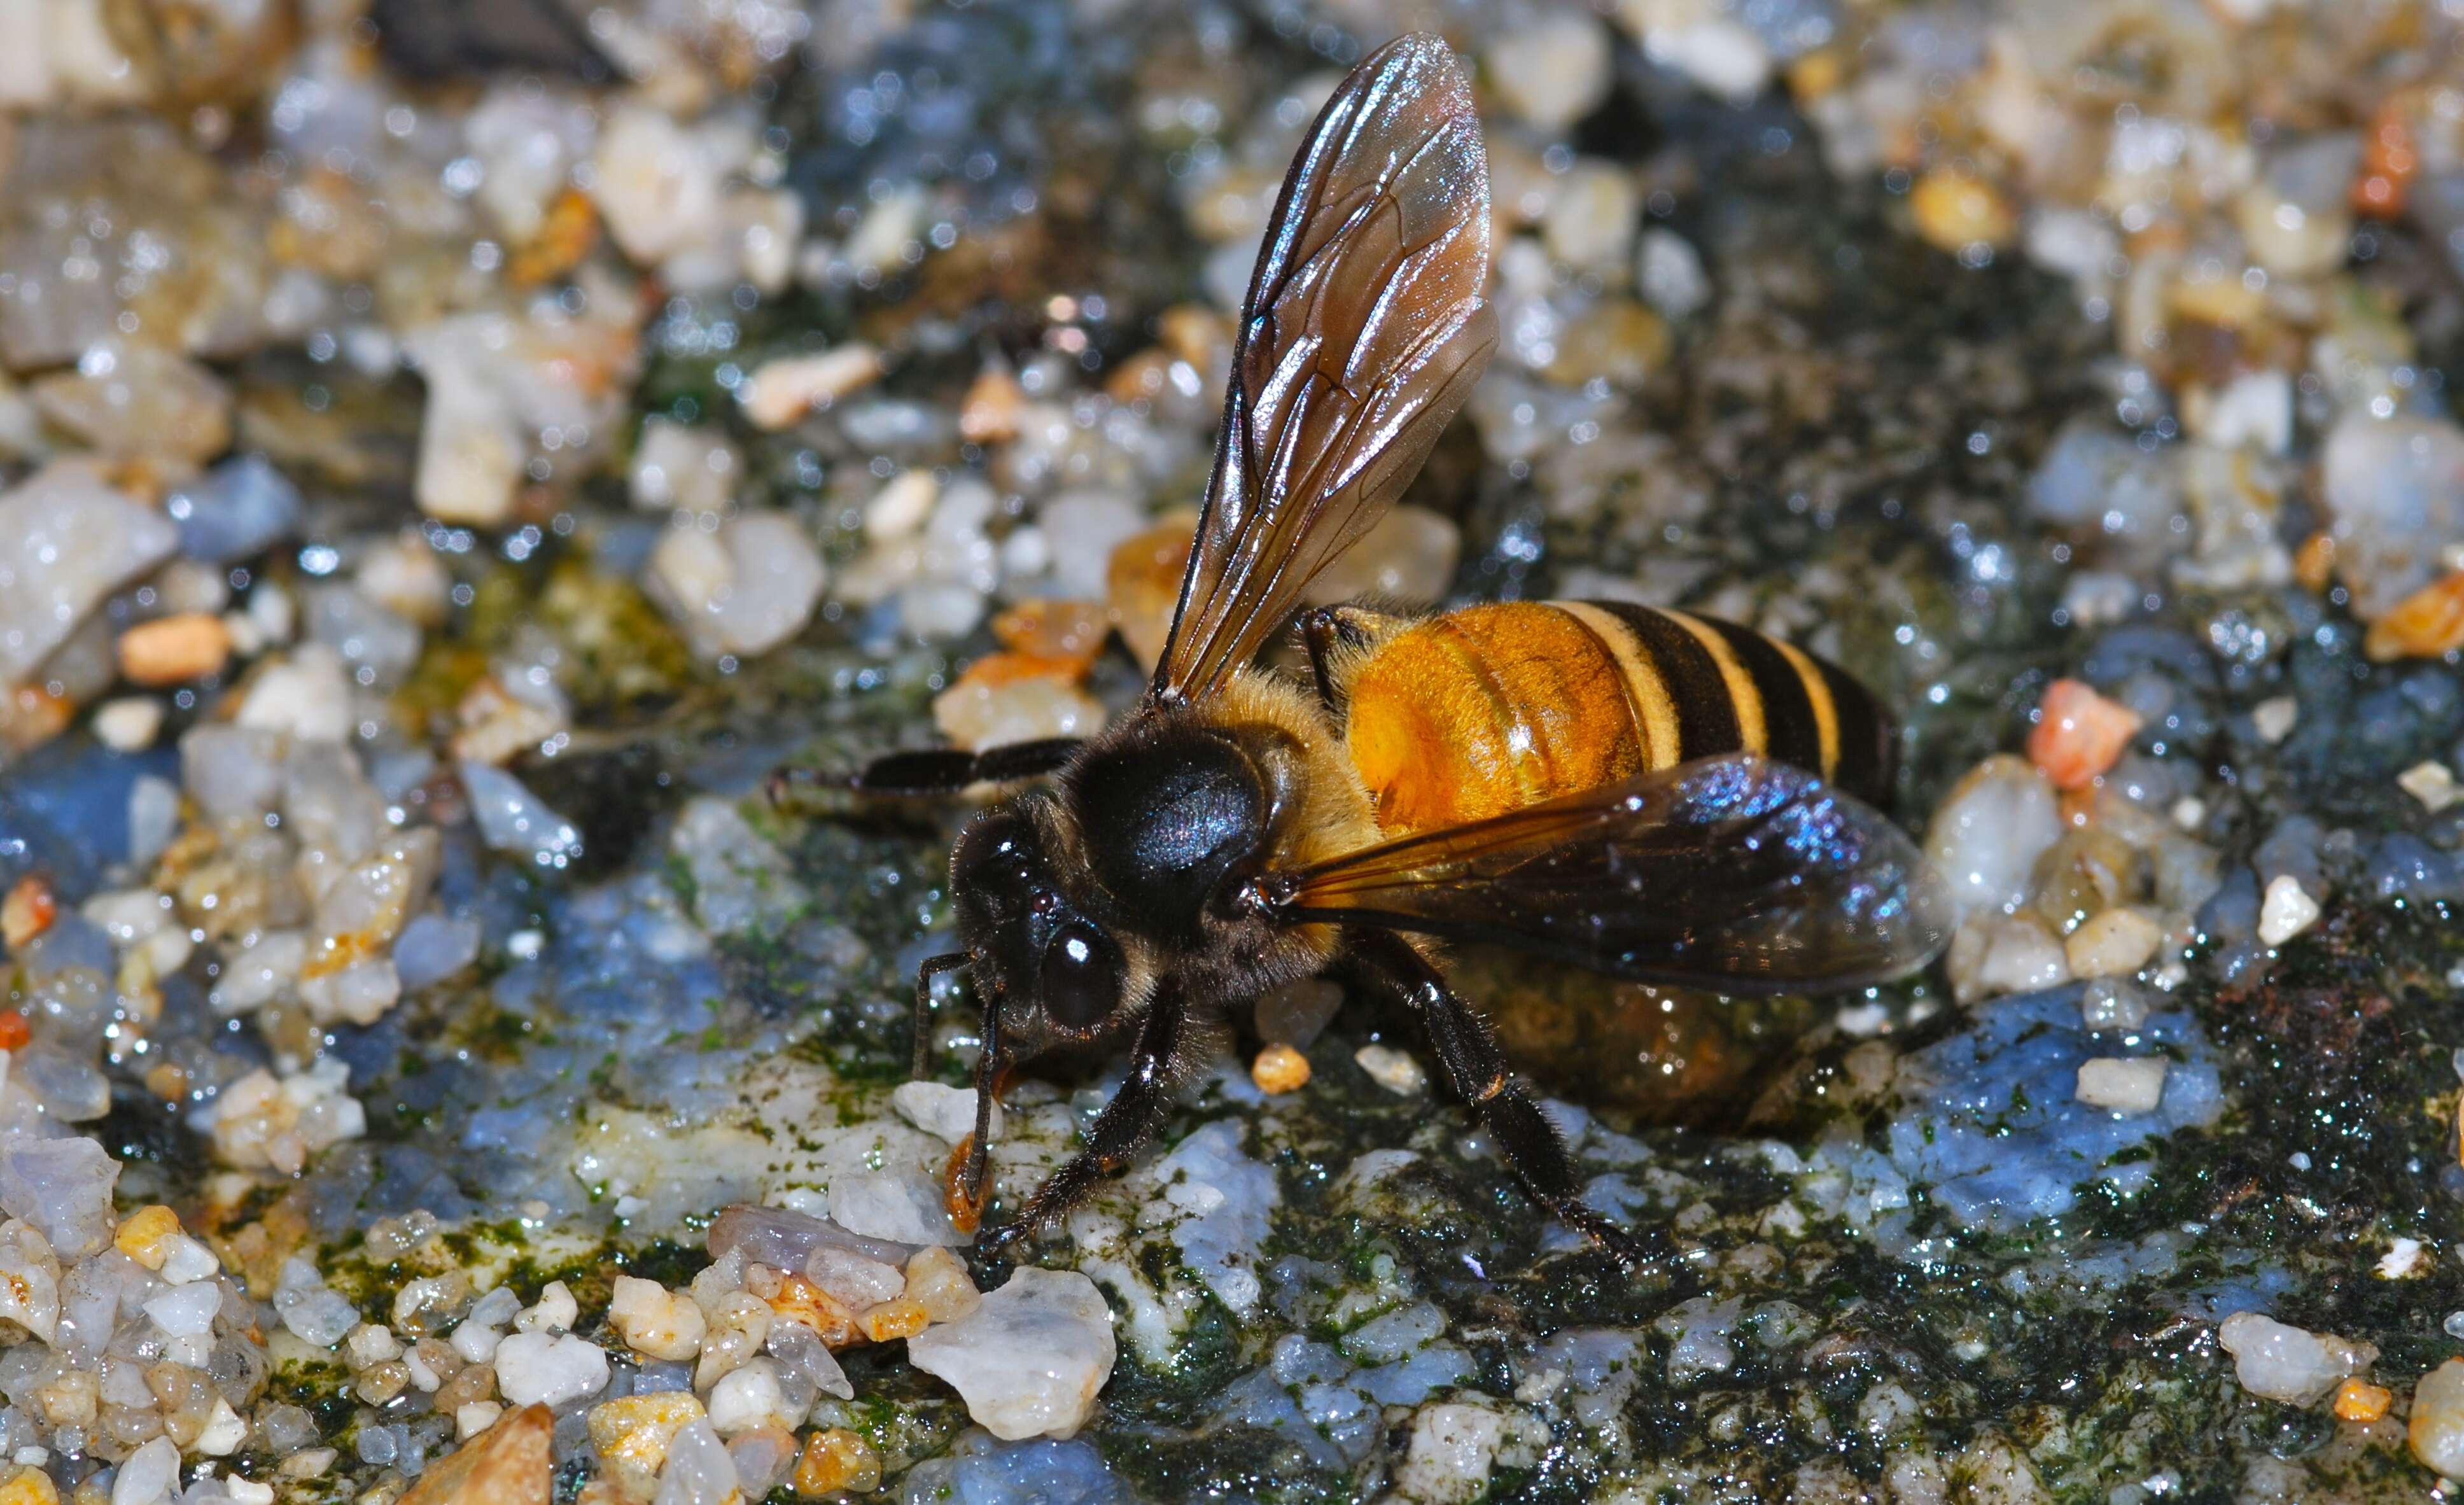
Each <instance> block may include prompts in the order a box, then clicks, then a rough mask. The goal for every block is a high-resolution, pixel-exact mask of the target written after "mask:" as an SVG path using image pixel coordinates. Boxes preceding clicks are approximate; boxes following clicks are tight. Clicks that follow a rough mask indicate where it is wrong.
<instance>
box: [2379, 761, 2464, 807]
mask: <svg viewBox="0 0 2464 1505" xmlns="http://www.w3.org/2000/svg"><path fill="white" fill-rule="evenodd" d="M2395 783H2396V787H2398V788H2400V789H2402V790H2404V792H2405V793H2407V794H2409V795H2411V796H2412V797H2413V798H2414V799H2416V800H2419V801H2420V802H2421V804H2422V808H2424V809H2427V810H2428V811H2430V813H2431V814H2432V815H2435V814H2437V813H2438V812H2439V811H2440V810H2443V809H2445V808H2447V807H2449V806H2450V805H2453V804H2454V803H2455V802H2456V801H2457V800H2464V787H2459V786H2457V785H2456V783H2455V775H2454V774H2453V772H2451V771H2449V769H2448V766H2447V764H2443V763H2440V762H2438V761H2437V760H2436V759H2431V761H2429V762H2427V763H2417V764H2413V765H2412V766H2411V767H2409V768H2407V769H2406V770H2404V772H2402V773H2399V774H2397V775H2396V776H2395Z"/></svg>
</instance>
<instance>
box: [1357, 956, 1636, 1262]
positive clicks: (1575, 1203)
mask: <svg viewBox="0 0 2464 1505" xmlns="http://www.w3.org/2000/svg"><path fill="white" fill-rule="evenodd" d="M1347 940H1348V941H1349V942H1350V944H1349V945H1348V947H1347V949H1348V952H1349V954H1350V956H1351V957H1352V958H1353V961H1354V963H1355V965H1356V966H1358V967H1359V968H1361V969H1363V970H1366V971H1367V972H1368V973H1369V974H1370V976H1371V978H1372V979H1373V980H1374V981H1375V982H1376V983H1378V984H1380V985H1383V986H1384V987H1386V988H1388V989H1389V990H1391V991H1393V992H1395V993H1397V994H1398V995H1400V996H1401V998H1402V1000H1403V1002H1404V1003H1405V1004H1406V1005H1408V1006H1409V1007H1411V1009H1412V1011H1413V1012H1414V1013H1416V1014H1418V1015H1419V1017H1420V1020H1421V1022H1422V1023H1423V1024H1424V1025H1426V1026H1427V1027H1428V1031H1429V1043H1430V1045H1431V1047H1432V1048H1433V1049H1434V1050H1435V1051H1436V1052H1437V1057H1438V1064H1439V1065H1440V1066H1441V1067H1443V1068H1444V1069H1445V1073H1446V1078H1447V1080H1448V1081H1450V1082H1451V1083H1453V1085H1454V1089H1455V1091H1456V1092H1458V1093H1461V1094H1462V1095H1463V1097H1464V1098H1465V1099H1466V1100H1468V1101H1469V1102H1470V1103H1471V1106H1472V1111H1473V1112H1475V1113H1477V1114H1479V1115H1480V1118H1481V1122H1482V1123H1483V1124H1485V1125H1486V1126H1487V1129H1488V1132H1489V1137H1490V1138H1491V1139H1493V1140H1496V1141H1497V1153H1498V1155H1499V1157H1500V1158H1501V1159H1503V1160H1504V1161H1505V1162H1506V1164H1507V1168H1508V1169H1510V1170H1512V1171H1513V1172H1514V1175H1515V1179H1516V1180H1518V1181H1520V1182H1522V1183H1523V1189H1524V1190H1525V1191H1527V1192H1528V1193H1529V1194H1530V1196H1531V1200H1533V1201H1534V1202H1537V1203H1539V1204H1540V1205H1541V1206H1544V1207H1547V1208H1548V1209H1549V1211H1550V1213H1551V1216H1553V1217H1555V1218H1556V1219H1557V1221H1558V1222H1560V1223H1563V1224H1565V1225H1566V1226H1567V1227H1569V1228H1576V1229H1579V1230H1580V1231H1582V1232H1583V1233H1586V1234H1588V1235H1590V1237H1591V1238H1592V1240H1593V1241H1594V1242H1595V1243H1597V1244H1598V1245H1599V1246H1600V1247H1601V1248H1602V1249H1605V1250H1608V1251H1609V1253H1610V1254H1612V1255H1613V1256H1615V1257H1616V1259H1617V1262H1618V1263H1619V1264H1622V1265H1624V1266H1625V1267H1626V1268H1627V1269H1629V1270H1632V1269H1635V1268H1637V1267H1639V1266H1642V1265H1646V1264H1649V1263H1652V1262H1653V1261H1652V1255H1651V1252H1650V1251H1649V1250H1647V1249H1645V1248H1644V1245H1643V1242H1642V1241H1641V1240H1640V1239H1638V1238H1637V1237H1636V1236H1635V1235H1634V1234H1632V1233H1630V1232H1627V1231H1626V1230H1625V1229H1623V1228H1618V1227H1617V1225H1615V1224H1613V1223H1611V1222H1610V1221H1609V1220H1608V1219H1606V1218H1604V1217H1601V1216H1600V1215H1599V1214H1598V1213H1596V1212H1595V1211H1593V1210H1592V1209H1591V1208H1589V1207H1587V1206H1583V1202H1582V1189H1583V1188H1582V1184H1581V1183H1580V1182H1579V1181H1577V1180H1576V1179H1575V1175H1574V1162H1573V1158H1572V1157H1571V1156H1569V1155H1568V1154H1567V1152H1566V1140H1565V1137H1564V1136H1563V1135H1561V1134H1559V1133H1558V1132H1557V1126H1556V1125H1555V1124H1553V1123H1551V1122H1550V1121H1549V1118H1548V1116H1547V1115H1545V1114H1543V1113H1542V1112H1541V1111H1540V1105H1539V1104H1538V1103H1536V1102H1534V1101H1532V1099H1531V1096H1530V1094H1529V1093H1527V1092H1526V1091H1524V1089H1523V1084H1522V1083H1520V1082H1518V1081H1516V1080H1515V1079H1514V1077H1513V1075H1512V1073H1508V1072H1507V1069H1506V1056H1505V1054H1504V1053H1503V1052H1502V1051H1499V1050H1498V1047H1497V1037H1496V1036H1495V1035H1494V1034H1492V1033H1491V1032H1490V1031H1489V1028H1488V1021H1486V1020H1485V1019H1483V1018H1482V1017H1481V1016H1480V1014H1479V1012H1478V1011H1477V1010H1475V1009H1474V1008H1473V1007H1471V1006H1470V1005H1469V1004H1467V1003H1465V1002H1463V999H1462V998H1461V997H1459V996H1457V995H1456V993H1455V991H1454V990H1453V989H1452V988H1450V987H1448V986H1447V985H1446V980H1445V978H1444V976H1443V975H1442V974H1441V973H1440V972H1439V971H1438V969H1437V968H1436V967H1435V966H1432V965H1431V964H1430V963H1429V961H1428V959H1427V958H1426V957H1423V956H1421V955H1420V953H1419V952H1418V951H1416V950H1414V949H1413V948H1412V947H1411V945H1410V944H1409V943H1407V942H1405V941H1402V940H1400V939H1398V938H1397V937H1395V936H1392V935H1389V934H1386V933H1384V932H1367V933H1362V932H1356V931H1355V932H1353V934H1352V935H1351V936H1349V937H1348V938H1347Z"/></svg>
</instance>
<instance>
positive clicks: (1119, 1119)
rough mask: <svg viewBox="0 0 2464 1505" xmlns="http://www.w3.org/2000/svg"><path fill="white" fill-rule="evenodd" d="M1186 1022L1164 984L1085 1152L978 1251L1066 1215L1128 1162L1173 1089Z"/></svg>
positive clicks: (1175, 991)
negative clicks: (1127, 1068) (1125, 1075)
mask: <svg viewBox="0 0 2464 1505" xmlns="http://www.w3.org/2000/svg"><path fill="white" fill-rule="evenodd" d="M1187 1023H1188V1010H1187V1007H1186V1006H1185V1005H1184V1004H1183V1003H1182V1002H1181V996H1180V989H1179V987H1178V986H1177V985H1174V984H1172V983H1170V982H1167V983H1165V984H1164V985H1163V986H1162V988H1161V989H1159V990H1158V991H1157V992H1156V994H1155V1002H1154V1004H1152V1005H1151V1006H1149V1007H1148V1009H1147V1013H1146V1017H1145V1018H1144V1019H1143V1020H1141V1021H1140V1022H1139V1024H1138V1040H1137V1044H1136V1045H1135V1046H1133V1047H1132V1048H1131V1051H1130V1075H1129V1079H1128V1080H1127V1081H1124V1082H1123V1083H1121V1090H1120V1091H1119V1092H1117V1093H1114V1094H1113V1095H1112V1100H1111V1102H1109V1103H1106V1104H1105V1105H1104V1111H1103V1112H1102V1113H1100V1114H1098V1115H1096V1116H1095V1122H1094V1124H1093V1126H1092V1127H1090V1128H1089V1130H1088V1131H1087V1148H1086V1149H1084V1150H1082V1151H1080V1152H1079V1154H1078V1155H1077V1156H1076V1157H1075V1158H1073V1159H1072V1160H1071V1161H1070V1162H1068V1163H1067V1164H1066V1165H1063V1166H1062V1167H1061V1168H1060V1169H1059V1170H1057V1171H1054V1172H1053V1173H1052V1178H1051V1179H1050V1180H1049V1181H1046V1182H1045V1184H1043V1185H1041V1186H1039V1187H1037V1188H1036V1191H1035V1195H1034V1196H1032V1197H1029V1198H1028V1199H1027V1202H1026V1206H1024V1207H1023V1208H1022V1209H1021V1210H1020V1212H1019V1215H1018V1216H1017V1217H1016V1218H1015V1219H1013V1220H1012V1221H1010V1222H1008V1223H1005V1224H1003V1225H1002V1226H1001V1227H1000V1228H994V1229H992V1230H991V1231H990V1232H988V1233H986V1234H984V1235H983V1236H982V1238H981V1239H979V1241H978V1242H979V1244H980V1246H981V1247H983V1248H984V1249H986V1250H998V1249H1000V1248H1001V1247H1002V1246H1003V1245H1005V1244H1008V1243H1010V1242H1011V1241H1012V1240H1014V1239H1018V1238H1021V1237H1023V1236H1024V1235H1026V1234H1027V1233H1030V1232H1032V1231H1033V1230H1034V1229H1036V1228H1040V1227H1042V1226H1043V1225H1044V1224H1045V1223H1046V1222H1048V1221H1049V1220H1051V1219H1053V1218H1055V1217H1058V1216H1060V1215H1061V1214H1062V1213H1064V1212H1067V1211H1068V1210H1069V1208H1070V1206H1071V1205H1072V1204H1074V1203H1076V1202H1077V1201H1078V1200H1079V1199H1080V1198H1081V1197H1084V1196H1086V1195H1087V1193H1088V1192H1089V1191H1090V1190H1092V1189H1093V1188H1094V1185H1095V1178H1097V1177H1098V1176H1108V1175H1111V1173H1112V1172H1114V1171H1116V1170H1119V1169H1120V1168H1121V1167H1122V1166H1124V1165H1126V1164H1128V1163H1129V1162H1130V1158H1131V1157H1132V1156H1133V1155H1135V1154H1136V1153H1137V1152H1138V1146H1139V1145H1141V1144H1144V1143H1145V1142H1146V1139H1147V1136H1148V1134H1150V1133H1151V1132H1153V1131H1154V1129H1155V1119H1156V1118H1157V1117H1159V1116H1160V1115H1161V1113H1162V1111H1163V1105H1164V1099H1165V1097H1166V1096H1168V1095H1169V1094H1170V1093H1171V1091H1172V1058H1173V1055H1174V1053H1175V1052H1176V1051H1178V1050H1179V1048H1180V1044H1181V1034H1182V1030H1183V1029H1184V1027H1185V1026H1186V1025H1187Z"/></svg>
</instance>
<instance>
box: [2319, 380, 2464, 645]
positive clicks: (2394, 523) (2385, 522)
mask: <svg viewBox="0 0 2464 1505" xmlns="http://www.w3.org/2000/svg"><path fill="white" fill-rule="evenodd" d="M2319 476H2320V493H2321V498H2322V499H2323V500H2324V501H2325V502H2326V507H2327V512H2328V515H2329V517H2330V518H2331V519H2332V521H2331V522H2330V524H2329V527H2328V533H2329V536H2330V537H2331V538H2332V539H2333V540H2334V541H2335V569H2336V576H2337V578H2338V579H2339V580H2341V581H2342V582H2343V585H2344V586H2345V587H2346V588H2348V589H2349V590H2350V591H2351V592H2352V605H2353V614H2354V615H2356V616H2358V617H2360V618H2361V619H2362V620H2363V621H2365V622H2376V621H2377V620H2379V619H2380V618H2381V617H2383V616H2386V615H2387V613H2388V612H2389V611H2392V610H2393V609H2395V607H2396V604H2397V603H2398V602H2400V601H2402V600H2404V599H2405V598H2406V597H2408V596H2409V595H2411V594H2412V593H2413V592H2414V591H2417V590H2419V589H2421V588H2422V587H2425V586H2428V585H2430V584H2431V582H2432V581H2433V580H2434V579H2436V578H2437V576H2438V574H2439V569H2438V556H2439V551H2440V550H2441V549H2443V548H2445V547H2447V546H2448V545H2450V544H2452V543H2454V542H2457V541H2459V540H2464V429H2458V428H2457V427H2456V426H2455V425H2454V424H2453V423H2450V422H2448V421H2447V420H2445V419H2443V418H2426V417H2418V416H2414V415H2411V414H2405V415H2400V416H2397V417H2393V418H2384V419H2382V418H2375V417H2372V416H2370V415H2369V414H2368V413H2365V412H2361V411H2354V412H2349V413H2347V414H2345V415H2344V416H2343V418H2340V419H2338V420H2337V422H2336V425H2335V427H2334V428H2332V429H2330V430H2328V432H2327V438H2326V442H2325V443H2324V444H2323V445H2322V446H2321V449H2320V455H2319Z"/></svg>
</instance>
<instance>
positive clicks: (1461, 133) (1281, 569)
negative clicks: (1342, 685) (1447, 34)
mask: <svg viewBox="0 0 2464 1505" xmlns="http://www.w3.org/2000/svg"><path fill="white" fill-rule="evenodd" d="M1487 282H1488V155H1487V152H1486V150H1485V148H1484V147H1483V146H1482V144H1481V137H1480V121H1479V118H1478V117H1477V116H1476V115H1475V114H1474V113H1473V111H1472V102H1471V90H1470V88H1469V87H1468V86H1467V85H1466V84H1465V83H1464V81H1463V74H1462V72H1461V71H1460V70H1459V69H1458V68H1457V67H1456V66H1455V60H1454V55H1452V54H1451V53H1449V52H1448V51H1447V50H1446V44H1445V43H1444V42H1442V41H1440V40H1439V39H1438V38H1436V37H1434V36H1421V35H1407V36H1401V37H1397V38H1396V39H1395V40H1394V41H1392V42H1389V43H1387V44H1386V45H1385V46H1384V47H1381V48H1379V49H1378V50H1377V51H1376V52H1375V53H1373V54H1371V55H1369V56H1368V58H1366V59H1365V60H1364V61H1362V63H1361V64H1360V66H1359V67H1357V68H1355V69H1353V71H1352V75H1351V77H1347V78H1345V79H1344V80H1343V83H1342V85H1341V86H1340V87H1339V88H1337V89H1336V90H1335V91H1334V97H1333V98H1332V99H1331V100H1328V101H1327V105H1326V108H1325V109H1324V110H1323V111H1321V112H1320V113H1319V115H1318V118H1317V122H1316V124H1314V125H1312V126H1311V127H1310V128H1309V140H1308V141H1307V142H1306V143H1305V144H1303V145H1302V147H1301V150H1300V155H1299V156H1298V157H1297V158H1295V159H1294V160H1293V163H1292V170H1291V175H1290V176H1289V177H1287V178H1286V179H1285V180H1284V191H1283V197H1282V198H1281V200H1279V201H1278V202H1277V204H1276V206H1275V215H1274V219H1273V221H1272V222H1271V223H1270V224H1269V226H1268V227H1267V232H1266V240H1265V245H1264V246H1263V247H1262V248H1260V250H1259V253H1258V270H1257V272H1256V273H1255V274H1254V275H1253V276H1252V277H1251V279H1250V282H1249V297H1248V301H1247V303H1246V305H1245V306H1244V307H1243V311H1242V316H1241V328H1240V331H1239V335H1238V340H1237V343H1236V344H1235V347H1234V349H1233V353H1232V377H1231V381H1230V383H1229V385H1228V389H1227V390H1226V392H1225V394H1224V399H1223V433H1222V437H1221V440H1220V441H1219V442H1218V444H1217V447H1216V454H1215V472H1214V475H1213V476H1212V478H1211V479H1210V480H1209V481H1208V483H1207V489H1206V506H1205V510H1204V512H1203V514H1202V515H1201V516H1200V517H1199V520H1198V536H1197V539H1196V541H1195V542H1194V544H1193V546H1192V548H1191V551H1190V559H1189V572H1188V574H1187V575H1186V576H1184V577H1183V578H1182V580H1181V586H1180V601H1179V605H1178V607H1177V609H1176V610H1175V613H1174V618H1173V627H1172V636H1171V639H1170V640H1169V641H1168V642H1167V643H1166V645H1165V647H1164V652H1163V657H1162V659H1161V661H1160V662H1159V663H1158V664H1157V665H1156V667H1155V686H1154V691H1153V694H1154V695H1155V697H1156V698H1157V699H1161V700H1197V699H1202V698H1204V697H1206V696H1208V695H1210V694H1212V693H1213V692H1214V691H1215V690H1217V689H1218V688H1220V687H1221V685H1222V683H1223V681H1224V679H1225V678H1227V677H1228V676H1229V675H1231V674H1232V672H1233V671H1234V670H1236V669H1238V668H1240V667H1241V666H1242V665H1243V664H1245V663H1247V662H1248V661H1249V660H1250V658H1251V657H1253V656H1254V655H1255V654H1256V653H1257V651H1258V646H1259V645H1260V644H1261V643H1262V642H1264V641H1265V638H1266V636H1267V635H1268V634H1269V633H1271V632H1273V631H1276V630H1277V629H1278V628H1280V627H1282V626H1283V624H1284V623H1285V622H1286V621H1287V619H1289V617H1290V616H1291V614H1292V612H1293V611H1294V610H1295V609H1297V608H1298V607H1299V605H1300V599H1301V591H1302V589H1303V587H1306V586H1307V585H1308V584H1309V579H1310V578H1311V577H1312V576H1314V575H1315V574H1316V573H1317V572H1318V571H1319V570H1321V569H1323V568H1325V567H1326V565H1327V564H1328V563H1329V562H1330V561H1331V560H1332V559H1333V558H1334V557H1335V556H1336V555H1338V554H1340V553H1342V552H1343V551H1344V550H1345V549H1347V548H1349V547H1351V546H1352V544H1353V542H1355V541H1357V540H1358V539H1359V537H1360V535H1361V534H1363V533H1365V532H1367V531H1368V530H1369V527H1370V525H1371V524H1372V523H1374V522H1375V521H1376V520H1378V518H1379V517H1381V516H1383V515H1384V513H1385V511H1386V509H1387V508H1388V507H1390V506H1392V505H1393V504H1394V501H1395V498H1397V496H1399V495H1401V493H1402V491H1403V488H1404V487H1405V486H1407V485H1409V484H1410V483H1411V480H1412V477H1413V476H1417V475H1419V470H1420V465H1421V462H1423V461H1424V460H1426V459H1427V458H1428V454H1429V449H1430V447H1431V446H1432V445H1434V444H1436V443H1437V439H1438V434H1439V432H1441V431H1442V430H1443V429H1444V428H1445V426H1446V424H1447V422H1448V421H1449V420H1450V419H1452V418H1453V417H1454V415H1455V412H1456V411H1457V409H1461V408H1462V407H1463V399H1464V398H1465V397H1467V396H1469V395H1470V392H1471V387H1472V383H1473V382H1474V381H1476V380H1478V379H1479V376H1480V372H1481V368H1482V367H1483V366H1484V365H1486V364H1487V361H1488V354H1489V351H1490V350H1491V349H1492V348H1493V347H1494V346H1495V345H1496V343H1497V320H1496V317H1495V315H1493V314H1492V313H1490V311H1489V309H1488V305H1487V304H1486V303H1485V302H1483V301H1482V299H1481V292H1482V289H1484V288H1485V286H1486V285H1487Z"/></svg>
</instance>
